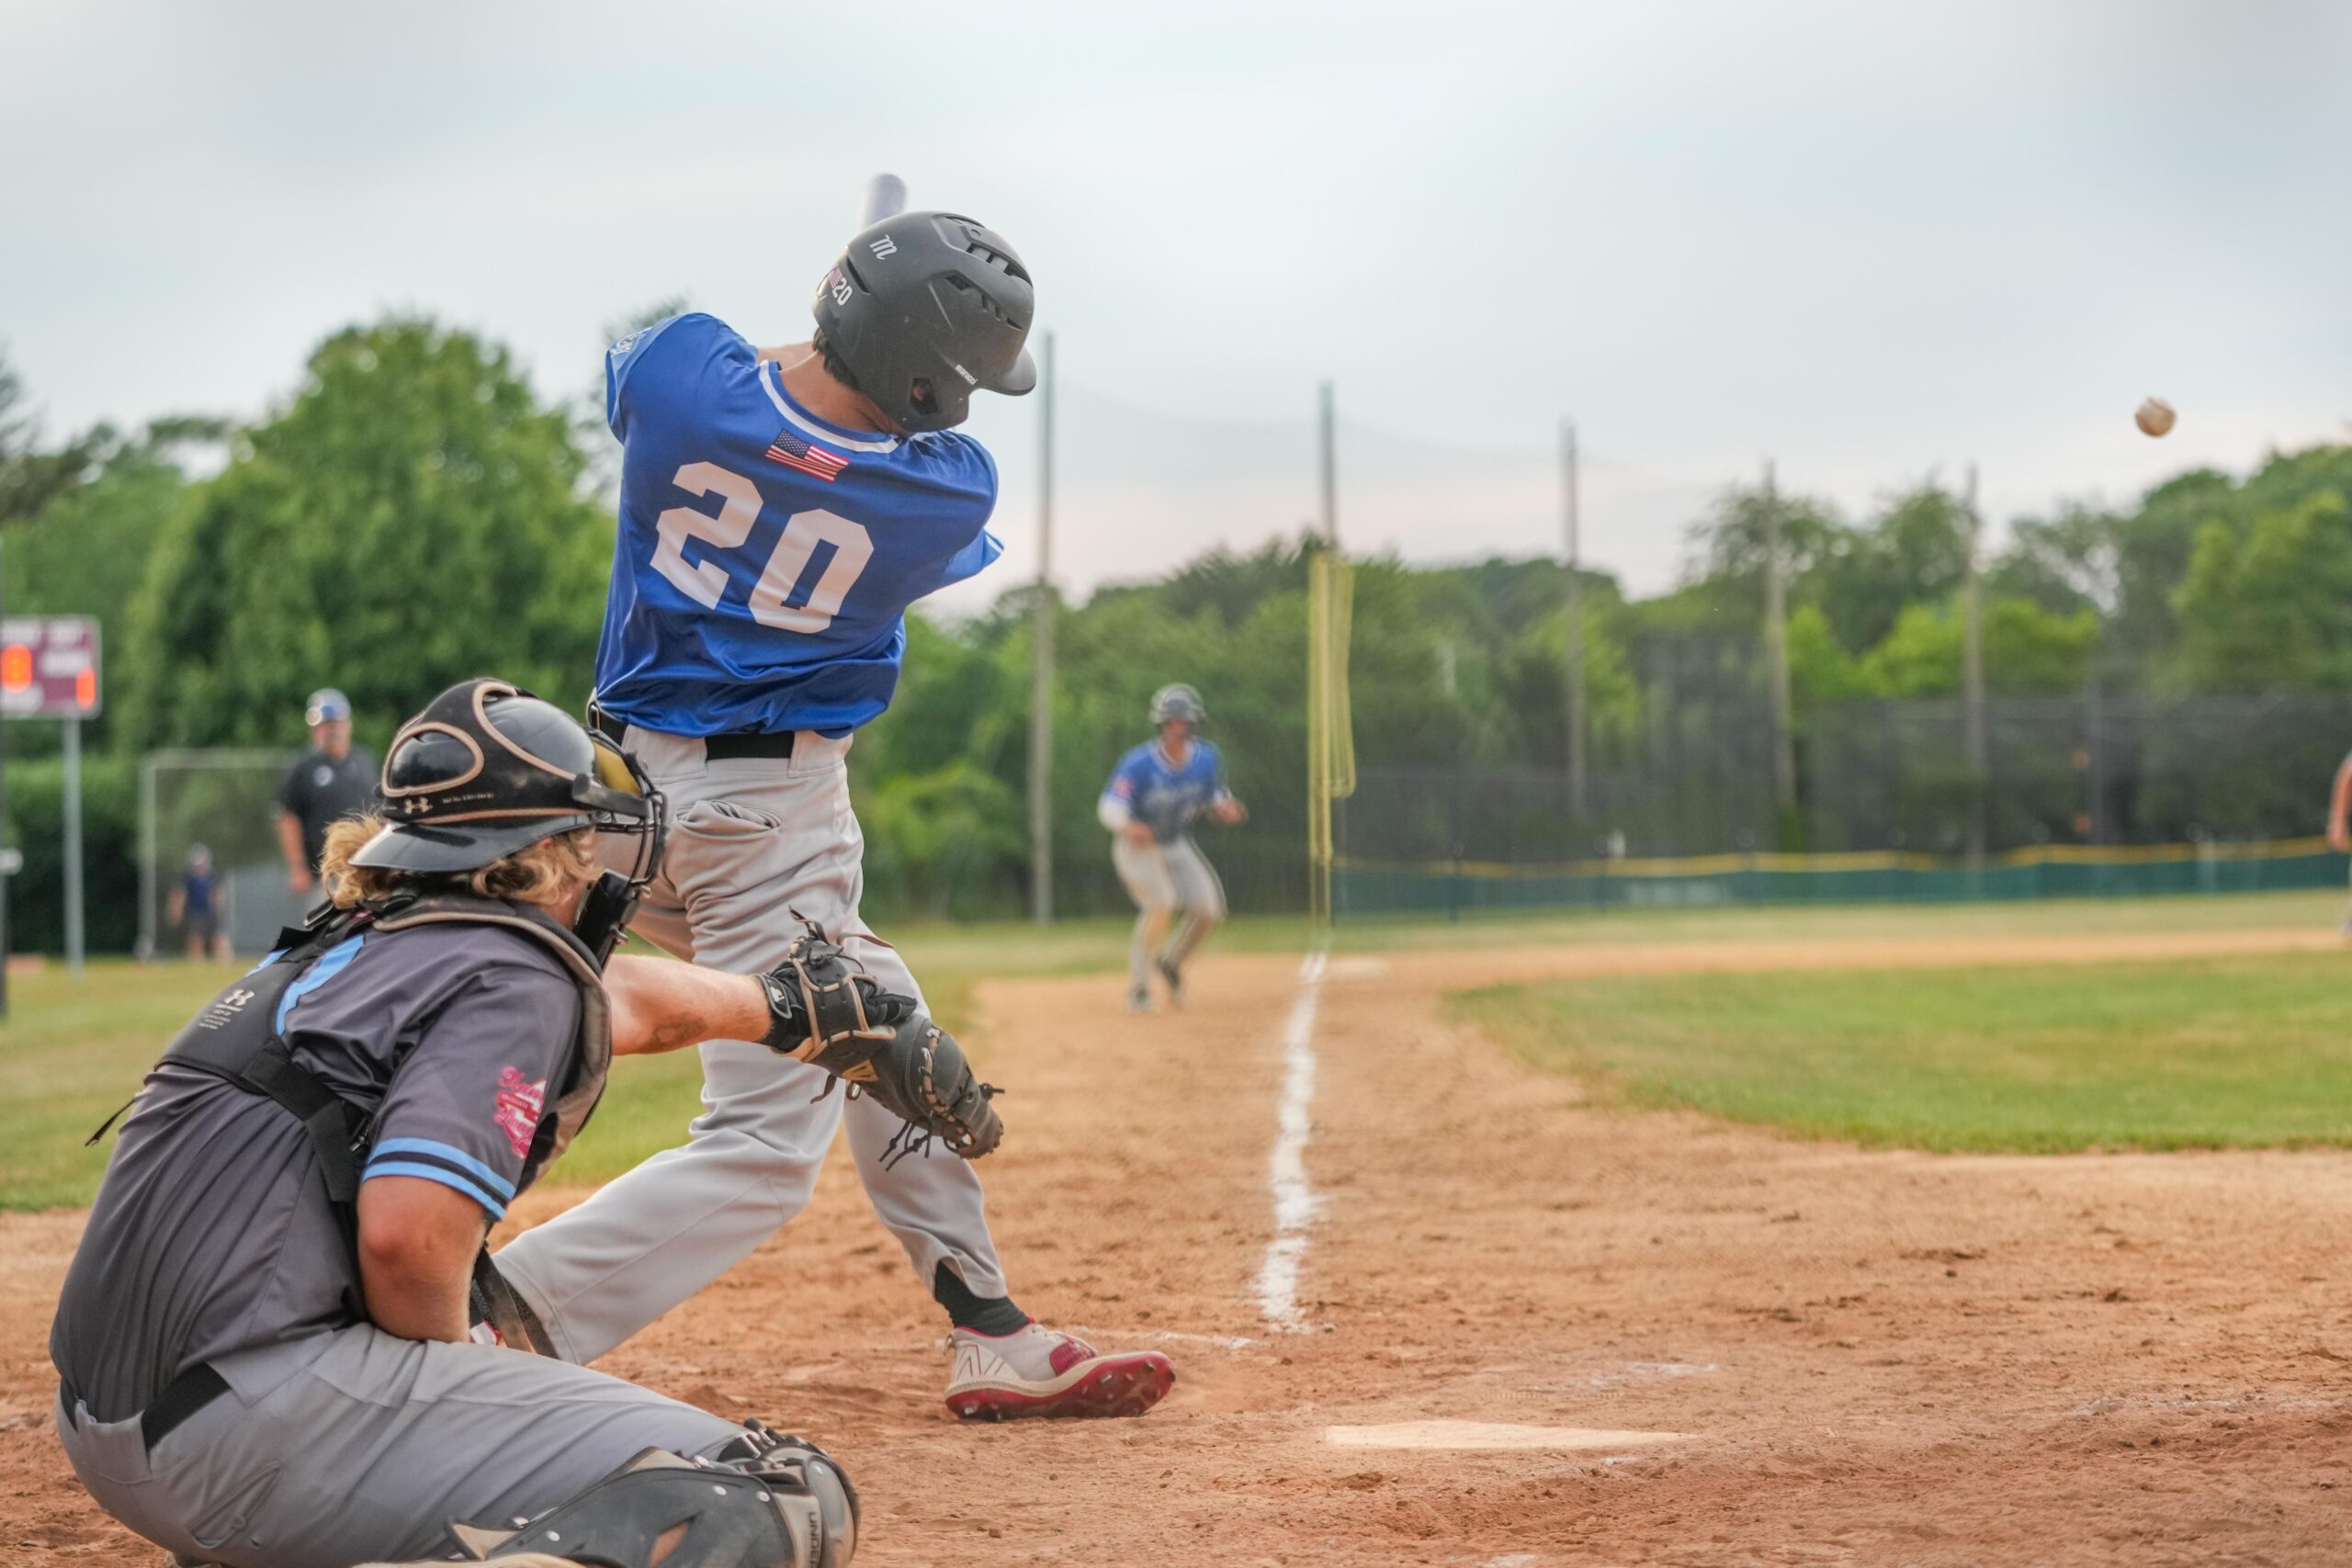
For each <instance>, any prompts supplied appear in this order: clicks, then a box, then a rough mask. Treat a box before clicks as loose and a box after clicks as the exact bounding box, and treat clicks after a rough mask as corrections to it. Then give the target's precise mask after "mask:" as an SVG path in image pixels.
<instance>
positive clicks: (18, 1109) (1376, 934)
mask: <svg viewBox="0 0 2352 1568" xmlns="http://www.w3.org/2000/svg"><path fill="white" fill-rule="evenodd" d="M2341 908H2342V899H2341V897H2338V896H2336V895H2333V894H2271V895H2258V896H2252V897H2232V898H2154V899H2143V900H2132V901H2122V900H2098V899H2093V900H2082V901H2075V902H2051V903H2037V904H1980V905H1956V906H1949V907H1893V908H1819V909H1814V908H1807V909H1778V908H1771V909H1705V910H1649V911H1639V912H1623V911H1619V912H1611V913H1610V914H1606V915H1592V914H1574V915H1566V916H1549V917H1544V916H1537V917H1520V916H1514V917H1510V918H1507V919H1471V920H1464V921H1460V922H1429V923H1412V922H1407V921H1401V920H1400V921H1385V920H1384V921H1365V922H1361V923H1352V924H1350V925H1346V926H1343V927H1341V928H1340V931H1339V933H1338V939H1337V945H1338V946H1339V947H1340V948H1341V949H1344V950H1356V951H1381V950H1385V949H1397V948H1416V947H1459V948H1480V947H1495V946H1506V945H1519V944H1529V943H1576V944H1588V943H1596V942H1744V941H1755V940H1758V939H1782V940H1790V941H1804V940H1820V941H1835V940H1843V939H1850V938H1865V937H1900V936H1913V937H1921V938H1932V937H1935V936H1938V935H1957V934H1966V933H1973V932H2002V931H2007V932H2012V933H2014V932H2018V931H2047V932H2050V933H2052V934H2053V935H2055V934H2059V933H2063V932H2066V931H2169V930H2195V929H2210V928H2211V927H2215V926H2222V925H2227V926H2232V927H2236V928H2240V929H2250V928H2255V927H2265V928H2270V927H2277V928H2288V927H2301V928H2304V929H2320V930H2324V929H2326V928H2327V927H2329V926H2331V925H2332V924H2333V923H2334V921H2335V917H2336V915H2337V913H2338V912H2339V910H2340V909H2341ZM1127 930H1128V922H1127V921H1125V920H1124V919H1089V920H1073V921H1066V922H1063V923H1061V924H1058V925H1056V926H1054V927H1052V928H1051V929H1049V930H1046V931H1038V930H1037V929H1036V928H1035V927H1032V926H1028V925H1025V924H1017V923H1012V922H997V923H990V924H983V925H970V926H939V925H917V926H900V927H893V928H892V929H891V931H890V933H889V934H890V936H891V937H892V939H893V940H894V941H896V942H898V943H899V946H900V948H901V949H902V950H903V951H904V952H905V953H906V955H907V958H908V961H909V963H910V964H912V965H913V967H914V971H915V973H916V974H917V975H919V976H922V981H923V986H924V988H925V990H926V991H927V992H928V993H929V996H930V998H931V1002H932V1006H933V1010H934V1011H935V1012H936V1013H937V1014H938V1016H939V1018H940V1020H941V1021H943V1022H944V1023H945V1024H946V1025H947V1027H948V1028H950V1029H951V1030H958V1031H967V1030H969V1029H970V1028H971V1026H972V1024H973V1023H974V1021H975V1017H974V1012H973V1005H972V988H973V986H974V985H975V983H976V982H977V981H978V980H979V979H980V978H982V977H984V976H990V975H1082V974H1111V973H1114V972H1116V971H1117V970H1118V969H1120V968H1121V967H1122V966H1123V965H1124V964H1125V962H1126V942H1127ZM1306 939H1307V930H1306V923H1305V922H1304V921H1302V920H1298V919H1242V920H1237V921H1235V922H1234V923H1233V924H1232V925H1231V926H1230V927H1228V928H1227V930H1225V931H1220V932H1219V933H1218V934H1217V936H1216V947H1218V948H1219V949H1221V950H1224V951H1227V952H1263V953H1282V952H1291V953H1295V952H1297V951H1299V950H1300V949H1301V948H1302V947H1303V946H1304V945H1305V943H1306ZM2311 962H2313V963H2315V964H2321V965H2322V970H2323V972H2324V961H2323V960H2312V961H2311ZM227 973H228V972H226V971H222V970H218V969H191V968H187V967H186V966H183V965H178V964H159V965H156V966H153V967H151V968H142V967H140V966H137V965H133V964H122V963H111V962H109V963H100V964H92V965H91V966H90V969H89V972H88V973H87V974H86V975H85V976H83V977H82V978H81V979H80V980H79V981H75V980H73V979H71V978H69V977H68V976H66V974H65V973H64V971H63V969H62V967H58V966H55V965H52V966H51V967H50V968H48V969H47V970H44V971H42V972H40V973H38V974H29V975H19V976H14V977H12V979H11V981H10V1002H11V1008H12V1010H11V1014H10V1017H9V1019H8V1021H6V1023H0V1208H7V1209H39V1208H49V1207H54V1206H58V1205H62V1204H76V1203H84V1202H86V1201H89V1196H90V1194H91V1192H92V1191H93V1190H96V1185H97V1178H98V1173H99V1171H100V1170H101V1169H102V1168H104V1166H105V1163H106V1153H107V1148H106V1145H100V1146H98V1147H96V1148H93V1149H85V1148H84V1147H82V1141H83V1139H84V1138H85V1137H86V1136H87V1135H88V1134H89V1132H90V1130H91V1129H92V1128H93V1127H95V1126H96V1125H97V1123H98V1122H99V1121H100V1120H101V1119H102V1118H103V1117H104V1116H105V1115H106V1114H107V1112H108V1111H112V1110H113V1109H114V1108H115V1107H116V1106H118V1105H119V1104H120V1103H122V1101H123V1100H125V1099H126V1098H128V1097H129V1096H130V1093H131V1091H132V1090H133V1089H136V1088H137V1087H138V1084H139V1080H140V1077H141V1075H142V1074H144V1073H145V1072H146V1070H147V1068H148V1066H150V1064H152V1063H153V1060H154V1058H155V1055H156V1054H157V1053H158V1052H159V1051H161V1050H162V1048H163V1046H164V1042H165V1041H167V1040H168V1039H169V1038H170V1037H171V1035H172V1033H173V1032H174V1031H175V1030H176V1029H177V1028H178V1027H179V1025H180V1024H181V1023H182V1022H183V1021H185V1020H186V1019H187V1015H188V1014H189V1013H190V1012H192V1011H194V1010H195V1009H196V1007H197V1005H198V1003H200V1002H202V1001H203V1000H204V999H205V998H208V997H209V996H210V995H211V994H212V993H213V992H214V991H216V990H218V989H219V988H220V986H221V985H222V984H223V982H224V980H225V979H226V977H227ZM2067 973H2068V974H2070V975H2072V974H2079V973H2081V972H2080V971H2068V972H2067ZM1946 978H1950V977H1946ZM2347 978H2352V976H2347ZM1827 980H1828V977H1826V976H1805V977H1804V979H1803V980H1802V981H1801V982H1798V983H1797V988H1798V990H1799V991H1800V992H1801V993H1802V994H1803V995H1804V996H1807V997H1811V996H1817V995H1822V994H1826V991H1825V987H1826V982H1827ZM1722 983H1727V982H1717V981H1707V982H1691V981H1677V982H1673V983H1671V984H1662V985H1660V986H1659V987H1656V989H1655V991H1654V992H1653V995H1655V996H1657V998H1658V999H1659V1006H1661V1007H1670V1006H1671V1005H1672V1004H1673V1002H1674V1000H1675V998H1676V997H1677V996H1678V995H1683V994H1687V995H1690V996H1693V997H1695V996H1697V995H1699V994H1701V993H1702V992H1703V991H1706V990H1707V989H1708V988H1709V987H1713V986H1714V985H1717V984H1722ZM1589 989H1591V987H1577V991H1578V994H1579V995H1581V994H1583V993H1584V992H1586V991H1588V990H1589ZM1518 1005H1521V1004H1518V1003H1513V1002H1511V1001H1510V1000H1508V999H1506V998H1497V997H1487V998H1481V999H1480V1000H1479V1001H1477V1002H1476V1004H1475V1006H1476V1007H1477V1008H1478V1009H1480V1010H1492V1009H1502V1010H1505V1011H1506V1012H1508V1010H1509V1009H1510V1008H1512V1007H1514V1006H1518ZM1525 1005H1527V1006H1529V1007H1531V1008H1532V1009H1533V1010H1534V1012H1535V1015H1536V1016H1538V1017H1541V1016H1544V1015H1547V1014H1548V1013H1549V1012H1550V1011H1551V1008H1550V1006H1549V1004H1548V1003H1546V1004H1543V1005H1538V1001H1537V999H1536V998H1532V996H1531V998H1530V999H1529V1001H1528V1002H1527V1003H1526V1004H1525ZM1569 1016H1572V1017H1589V1014H1586V1013H1583V1012H1580V1011H1577V1010H1571V1013H1570V1015H1569ZM1546 1032H1547V1034H1548V1033H1549V1032H1550V1030H1549V1026H1547V1027H1546ZM1563 1038H1569V1037H1568V1036H1563ZM2346 1038H2352V1035H2346ZM1585 1049H1586V1048H1585V1047H1583V1046H1577V1047H1576V1048H1575V1050H1576V1051H1577V1052H1578V1053H1581V1052H1583V1051H1584V1050H1585ZM978 1055H980V1057H981V1060H982V1062H983V1064H985V1062H986V1059H987V1043H986V1041H985V1040H982V1041H981V1042H980V1043H979V1050H978ZM1560 1059H1567V1058H1560ZM1575 1059H1577V1060H1578V1061H1581V1062H1583V1063H1584V1064H1585V1065H1586V1066H1591V1065H1592V1063H1591V1059H1590V1058H1589V1056H1585V1055H1577V1057H1576V1058H1575ZM2337 1066H2339V1067H2340V1066H2341V1059H2340V1058H2338V1059H2337ZM2326 1081H2327V1082H2328V1083H2331V1084H2334V1083H2335V1082H2336V1080H2335V1079H2333V1078H2330V1079H2328V1080H2326ZM699 1086H700V1075H699V1071H698V1068H697V1066H696V1064H695V1059H694V1057H693V1055H692V1054H691V1053H684V1054H681V1055H674V1056H667V1057H660V1058H655V1059H652V1060H648V1061H630V1062H624V1063H622V1064H620V1065H619V1066H618V1067H617V1068H616V1071H615V1085H614V1092H613V1093H612V1094H611V1095H609V1096H608V1097H607V1098H606V1100H605V1105H604V1107H603V1109H602V1110H601V1111H599V1112H598V1114H597V1117H596V1120H595V1122H594V1123H592V1124H591V1126H590V1128H589V1130H588V1132H587V1134H585V1135H584V1136H583V1137H582V1139H581V1141H580V1144H579V1145H578V1146H577V1147H575V1148H574V1149H573V1150H572V1151H571V1154H569V1155H568V1156H565V1159H564V1162H563V1165H562V1166H561V1167H560V1168H559V1170H558V1172H557V1175H558V1177H559V1178H560V1179H564V1180H570V1181H599V1180H603V1179H605V1178H607V1177H610V1176H612V1175H614V1174H616V1173H617V1172H619V1171H622V1170H625V1169H627V1168H629V1167H630V1166H632V1165H634V1164H636V1163H637V1162H638V1161H639V1160H640V1159H642V1158H644V1157H645V1156H647V1155H649V1154H651V1153H652V1152H654V1151H655V1150H657V1149H661V1148H665V1147H668V1146H669V1145H673V1144H674V1143H676V1142H677V1141H678V1140H679V1139H680V1138H681V1137H682V1136H684V1129H685V1124H686V1122H687V1121H688V1120H689V1119H690V1118H691V1117H692V1116H693V1115H694V1113H695V1108H696V1097H697V1090H698V1089H699ZM2322 1087H2324V1086H2322V1085H2319V1084H2317V1083H2315V1084H2314V1087H2313V1091H2312V1095H2311V1096H2310V1097H2307V1098H2308V1100H2309V1101H2310V1103H2312V1104H2314V1105H2319V1106H2324V1105H2325V1104H2326V1103H2328V1102H2329V1101H2330V1100H2332V1101H2333V1102H2334V1103H2336V1104H2345V1103H2352V1102H2347V1101H2346V1098H2345V1096H2344V1094H2343V1093H2342V1087H2341V1085H2340V1084H2337V1085H2336V1087H2335V1089H2334V1091H2333V1092H2332V1094H2329V1095H2327V1096H2325V1097H2322V1096H2321V1095H2320V1092H2319V1091H2320V1089H2321V1088H2322ZM1662 1102H1671V1103H1697V1101H1695V1100H1691V1101H1683V1100H1674V1101H1662ZM1739 1113H1740V1112H1738V1111H1735V1110H1729V1109H1726V1110H1724V1114H1739ZM1766 1119H1779V1118H1766ZM2315 1119H2316V1120H2319V1121H2322V1122H2324V1121H2325V1118H2324V1116H2318V1117H2316V1118H2315ZM1787 1124H1790V1125H1795V1124H1798V1123H1797V1122H1796V1120H1795V1119H1789V1120H1788V1122H1787ZM1818 1130H1823V1131H1831V1130H1835V1131H1838V1132H1841V1133H1845V1134H1849V1135H1856V1136H1865V1135H1871V1134H1867V1133H1866V1132H1864V1131H1862V1130H1860V1129H1858V1128H1843V1127H1841V1128H1836V1129H1830V1128H1826V1127H1824V1128H1821V1129H1818ZM2274 1135H2276V1136H2288V1137H2292V1136H2309V1137H2324V1138H2327V1139H2329V1140H2331V1141H2333V1140H2336V1139H2339V1138H2342V1137H2344V1136H2345V1135H2346V1134H2345V1132H2344V1129H2343V1127H2342V1125H2341V1123H2340V1122H2336V1123H2333V1124H2331V1128H2330V1130H2326V1131H2323V1132H2317V1133H2312V1132H2301V1133H2298V1132H2295V1131H2292V1130H2290V1131H2288V1132H2286V1133H2282V1134H2274ZM2177 1141H2190V1142H2195V1141H2215V1140H2214V1139H2211V1138H2208V1139H2203V1140H2199V1139H2194V1138H2191V1139H2187V1140H2177ZM1936 1146H1962V1145H1936ZM2004 1146H2022V1145H2004ZM2048 1146H2052V1147H2057V1146H2077V1145H2065V1144H2052V1145H2048Z"/></svg>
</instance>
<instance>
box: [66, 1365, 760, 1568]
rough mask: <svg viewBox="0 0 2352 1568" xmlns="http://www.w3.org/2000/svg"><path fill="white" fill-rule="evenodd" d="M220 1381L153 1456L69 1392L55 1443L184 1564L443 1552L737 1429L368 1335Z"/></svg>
mask: <svg viewBox="0 0 2352 1568" xmlns="http://www.w3.org/2000/svg"><path fill="white" fill-rule="evenodd" d="M304 1358H310V1359H308V1360H307V1361H305V1360H304ZM214 1370H215V1371H219V1372H220V1375H221V1376H222V1378H223V1379H225V1380H226V1381H227V1382H228V1383H229V1392H228V1393H224V1394H222V1395H221V1396H220V1397H219V1398H218V1399H215V1400H214V1401H213V1402H212V1403H211V1404H208V1405H206V1406H205V1407H204V1408H203V1409H201V1410H199V1411H198V1412H197V1413H196V1414H195V1415H193V1416H189V1417H188V1418H187V1420H186V1421H184V1422H182V1423H181V1424H180V1425H179V1426H178V1427H175V1428H173V1429H172V1430H171V1431H169V1432H167V1433H165V1434H164V1438H163V1439H162V1440H161V1441H160V1442H158V1443H157V1444H156V1445H155V1450H154V1452H153V1453H152V1454H151V1453H149V1452H148V1451H147V1444H146V1441H145V1439H144V1438H141V1436H140V1431H139V1418H138V1417H137V1416H132V1417H130V1419H128V1420H122V1421H107V1422H99V1421H94V1420H92V1419H91V1418H90V1415H89V1412H88V1410H87V1409H86V1408H85V1407H84V1406H83V1405H81V1404H79V1403H78V1402H77V1403H76V1404H74V1405H73V1406H72V1407H71V1408H68V1407H67V1406H66V1404H65V1402H64V1400H63V1398H62V1396H61V1398H60V1400H59V1404H58V1410H57V1435H58V1437H59V1438H60V1439H61V1440H62V1442H63V1443H64V1445H65V1452H66V1456H67V1457H68V1458H69V1459H70V1460H71V1461H73V1464H74V1473H75V1474H76V1475H78V1476H80V1477H81V1480H82V1484H83V1485H84V1486H85V1487H86V1488H88V1490H89V1493H90V1495H91V1496H92V1497H94V1498H96V1500H97V1503H98V1505H99V1506H101V1507H103V1508H104V1509H106V1511H107V1513H109V1514H111V1515H113V1516H114V1517H116V1518H118V1519H120V1520H121V1521H122V1522H123V1523H124V1524H126V1525H128V1526H130V1528H131V1529H134V1530H137V1531H138V1532H139V1533H140V1534H141V1535H142V1536H145V1537H146V1538H147V1539H148V1540H152V1541H154V1542H156V1543H157V1544H158V1545H161V1546H163V1547H164V1548H166V1549H167V1550H169V1551H175V1552H177V1553H179V1554H180V1556H181V1557H183V1558H184V1559H186V1560H187V1561H188V1562H219V1563H226V1564H229V1565H231V1568H350V1565H351V1564H352V1563H355V1562H374V1561H377V1560H379V1559H384V1558H395V1559H397V1558H421V1557H426V1556H431V1555H435V1554H438V1553H442V1552H446V1551H447V1550H448V1546H449V1543H448V1534H447V1529H448V1526H449V1524H450V1523H451V1522H452V1521H453V1520H455V1521H462V1522H465V1523H469V1524H492V1525H494V1524H499V1523H502V1522H512V1521H513V1520H515V1518H517V1517H523V1516H528V1515H532V1514H538V1513H543V1512H545V1511H546V1510H548V1509H549V1508H552V1507H554V1506H557V1505H558V1504H560V1503H563V1502H566V1501H568V1500H570V1499H571V1498H572V1497H574V1496H576V1495H579V1494H580V1493H581V1492H582V1491H584V1490H586V1489H587V1488H588V1487H589V1486H591V1485H593V1484H594V1483H596V1482H598V1481H601V1480H603V1479H604V1478H605V1476H607V1475H609V1474H611V1473H612V1472H614V1471H616V1470H618V1469H619V1468H620V1467H621V1466H623V1465H624V1464H627V1463H628V1461H630V1460H631V1459H633V1458H635V1457H636V1456H637V1455H639V1453H642V1452H643V1451H644V1450H647V1449H666V1450H670V1451H671V1452H673V1453H683V1454H695V1453H702V1452H706V1451H708V1450H713V1449H716V1448H717V1447H718V1445H720V1444H722V1443H725V1442H727V1441H729V1439H731V1438H736V1437H739V1436H741V1433H742V1430H743V1429H742V1428H741V1427H739V1426H737V1425H736V1424H735V1423H733V1422H731V1421H726V1420H722V1419H720V1418H719V1417H718V1416H712V1415H709V1414H707V1413H706V1412H704V1411H700V1410H697V1409H695V1407H694V1406H693V1405H690V1404H679V1403H678V1402H677V1401H676V1400H673V1399H665V1398H663V1397H662V1395H661V1394H658V1393H654V1392H653V1391H652V1390H651V1389H647V1388H639V1386H638V1385H637V1384H635V1383H631V1382H622V1381H621V1380H620V1379H618V1378H614V1377H607V1376H605V1374H604V1373H602V1372H595V1371H588V1370H587V1369H586V1368H584V1367H575V1366H571V1365H568V1364H566V1363H565V1362H562V1361H552V1360H548V1359H546V1358H545V1357H541V1356H533V1355H528V1354H526V1353H525V1352H523V1351H520V1350H505V1349H501V1348H497V1347H494V1346H488V1345H471V1344H466V1345H444V1344H428V1343H424V1342H421V1341H418V1340H414V1339H401V1338H398V1337H394V1336H392V1335H390V1334H386V1333H385V1332H383V1330H381V1329H379V1328H378V1327H376V1326H375V1325H373V1324H364V1323H363V1324H358V1325H354V1326H352V1327H349V1328H345V1329H340V1330H337V1331H336V1332H334V1333H333V1334H329V1335H322V1336H319V1337H316V1338H312V1339H304V1340H296V1341H293V1342H291V1343H289V1344H285V1345H272V1346H268V1347H266V1348H262V1349H259V1350H253V1351H246V1352H243V1353H242V1354H240V1355H235V1356H228V1357H223V1358H222V1359H220V1360H219V1361H217V1362H215V1363H214Z"/></svg>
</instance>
